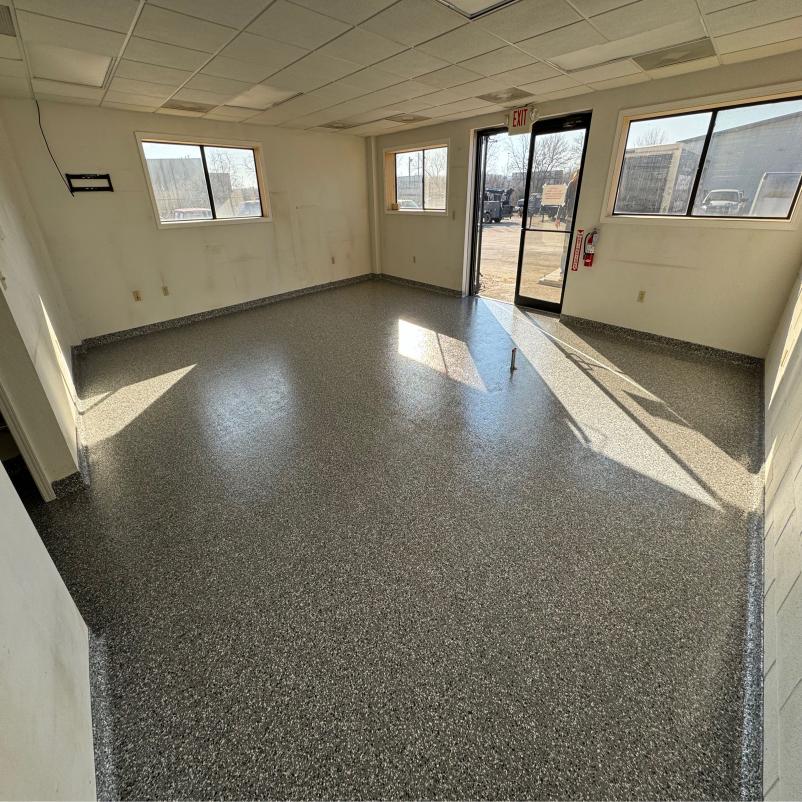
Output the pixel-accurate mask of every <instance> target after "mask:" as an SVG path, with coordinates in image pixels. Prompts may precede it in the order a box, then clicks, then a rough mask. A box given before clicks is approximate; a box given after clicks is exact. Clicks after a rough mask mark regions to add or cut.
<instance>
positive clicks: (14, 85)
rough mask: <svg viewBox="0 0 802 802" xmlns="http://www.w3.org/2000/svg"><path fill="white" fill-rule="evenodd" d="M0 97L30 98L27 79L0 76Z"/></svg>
mask: <svg viewBox="0 0 802 802" xmlns="http://www.w3.org/2000/svg"><path fill="white" fill-rule="evenodd" d="M0 95H2V96H3V97H30V96H31V90H30V88H29V87H28V79H27V78H13V77H10V76H5V75H4V76H0Z"/></svg>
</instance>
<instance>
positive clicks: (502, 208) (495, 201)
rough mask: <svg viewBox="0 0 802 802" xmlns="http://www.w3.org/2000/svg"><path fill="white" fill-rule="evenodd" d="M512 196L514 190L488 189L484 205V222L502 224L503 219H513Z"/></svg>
mask: <svg viewBox="0 0 802 802" xmlns="http://www.w3.org/2000/svg"><path fill="white" fill-rule="evenodd" d="M511 195H512V188H510V189H486V190H485V194H484V201H483V203H482V222H483V223H500V222H501V220H502V218H504V217H512V209H513V206H512V204H511V203H510V197H511Z"/></svg>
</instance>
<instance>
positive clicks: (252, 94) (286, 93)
mask: <svg viewBox="0 0 802 802" xmlns="http://www.w3.org/2000/svg"><path fill="white" fill-rule="evenodd" d="M297 94H298V92H296V91H295V90H287V89H277V88H276V87H275V86H268V85H267V84H256V86H252V87H251V88H250V89H246V90H245V91H244V92H243V93H242V94H239V95H237V96H236V97H235V98H232V99H231V100H229V101H228V102H227V103H226V105H227V106H237V107H238V108H241V109H256V110H257V111H264V110H265V109H269V108H270V107H271V106H275V105H276V104H277V103H281V102H283V101H285V100H289V99H290V98H291V97H295V96H296V95H297Z"/></svg>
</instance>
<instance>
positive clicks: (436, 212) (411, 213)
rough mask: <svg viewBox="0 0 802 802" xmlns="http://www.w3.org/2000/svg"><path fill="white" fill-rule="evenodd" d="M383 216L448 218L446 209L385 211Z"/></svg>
mask: <svg viewBox="0 0 802 802" xmlns="http://www.w3.org/2000/svg"><path fill="white" fill-rule="evenodd" d="M384 213H385V214H398V215H401V217H448V209H406V210H404V211H402V210H401V209H385V210H384Z"/></svg>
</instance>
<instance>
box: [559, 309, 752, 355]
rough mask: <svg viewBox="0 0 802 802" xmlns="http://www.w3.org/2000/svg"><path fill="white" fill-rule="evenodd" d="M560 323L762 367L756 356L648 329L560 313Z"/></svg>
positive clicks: (688, 352)
mask: <svg viewBox="0 0 802 802" xmlns="http://www.w3.org/2000/svg"><path fill="white" fill-rule="evenodd" d="M560 323H562V324H563V325H565V326H568V328H576V329H585V330H587V331H597V332H599V333H600V334H614V335H615V336H617V337H626V338H628V339H634V340H638V342H641V343H652V344H653V345H662V346H665V347H667V348H673V349H675V350H677V351H684V352H685V353H686V354H692V355H694V356H699V357H703V358H705V359H716V360H719V361H723V362H734V363H736V364H739V365H748V366H750V367H762V366H763V360H762V359H761V358H760V357H757V356H750V355H749V354H739V353H738V352H737V351H726V350H725V349H723V348H714V347H713V346H711V345H700V344H699V343H691V342H687V341H686V340H677V339H675V338H674V337H663V336H661V335H660V334H652V333H650V332H648V331H638V330H637V329H628V328H626V327H625V326H614V325H613V324H612V323H602V322H600V321H598V320H590V319H589V318H585V317H574V316H573V315H560Z"/></svg>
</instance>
